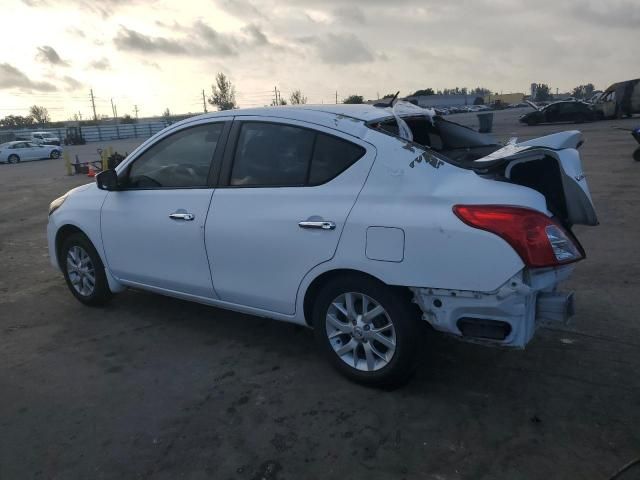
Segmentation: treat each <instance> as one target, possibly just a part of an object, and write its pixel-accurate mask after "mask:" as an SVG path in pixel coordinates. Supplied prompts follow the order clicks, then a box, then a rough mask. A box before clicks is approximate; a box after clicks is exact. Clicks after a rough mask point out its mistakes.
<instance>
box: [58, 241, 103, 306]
mask: <svg viewBox="0 0 640 480" xmlns="http://www.w3.org/2000/svg"><path fill="white" fill-rule="evenodd" d="M60 264H61V267H62V272H63V273H64V278H65V280H66V282H67V286H68V287H69V290H70V291H71V293H72V294H73V296H74V297H76V298H77V299H78V300H80V301H81V302H82V303H84V304H85V305H92V306H95V305H103V304H105V303H106V302H108V301H109V300H110V299H111V297H112V295H113V294H112V293H111V290H110V289H109V284H108V282H107V276H106V274H105V272H104V265H103V264H102V260H101V259H100V256H99V255H98V252H97V251H96V249H95V248H94V246H93V244H92V243H91V241H90V240H89V239H88V238H87V237H86V236H85V235H83V234H81V233H74V234H71V235H69V236H68V237H67V238H66V239H65V240H64V241H63V243H62V248H61V249H60Z"/></svg>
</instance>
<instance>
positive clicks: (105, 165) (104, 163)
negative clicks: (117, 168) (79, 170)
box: [100, 150, 109, 172]
mask: <svg viewBox="0 0 640 480" xmlns="http://www.w3.org/2000/svg"><path fill="white" fill-rule="evenodd" d="M100 155H101V156H102V171H103V172H104V171H105V170H106V169H107V168H109V166H108V165H109V162H108V161H107V158H108V157H107V152H106V151H105V150H103V151H102V153H101V154H100Z"/></svg>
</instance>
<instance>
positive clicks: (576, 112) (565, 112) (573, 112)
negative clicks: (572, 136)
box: [520, 101, 596, 125]
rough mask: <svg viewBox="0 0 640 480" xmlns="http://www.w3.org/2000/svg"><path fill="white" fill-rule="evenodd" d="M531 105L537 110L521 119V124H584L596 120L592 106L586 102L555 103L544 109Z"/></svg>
mask: <svg viewBox="0 0 640 480" xmlns="http://www.w3.org/2000/svg"><path fill="white" fill-rule="evenodd" d="M530 105H531V106H532V107H534V108H535V110H534V111H533V112H529V113H526V114H524V115H522V116H521V117H520V122H522V123H526V124H527V125H537V124H538V123H556V122H574V123H582V122H590V121H592V120H595V118H596V115H595V112H594V111H593V109H592V108H591V106H590V105H589V104H588V103H584V102H576V101H568V102H554V103H551V104H549V105H546V106H544V107H539V106H537V105H535V104H530Z"/></svg>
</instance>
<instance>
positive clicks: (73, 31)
mask: <svg viewBox="0 0 640 480" xmlns="http://www.w3.org/2000/svg"><path fill="white" fill-rule="evenodd" d="M67 33H70V34H71V35H75V36H76V37H80V38H85V37H86V36H87V35H86V34H85V33H84V31H82V30H80V29H79V28H77V27H67Z"/></svg>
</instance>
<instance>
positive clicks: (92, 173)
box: [87, 164, 96, 177]
mask: <svg viewBox="0 0 640 480" xmlns="http://www.w3.org/2000/svg"><path fill="white" fill-rule="evenodd" d="M95 176H96V171H95V170H94V169H93V165H91V164H89V171H88V172H87V177H95Z"/></svg>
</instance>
